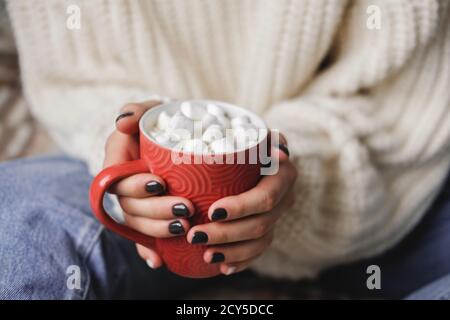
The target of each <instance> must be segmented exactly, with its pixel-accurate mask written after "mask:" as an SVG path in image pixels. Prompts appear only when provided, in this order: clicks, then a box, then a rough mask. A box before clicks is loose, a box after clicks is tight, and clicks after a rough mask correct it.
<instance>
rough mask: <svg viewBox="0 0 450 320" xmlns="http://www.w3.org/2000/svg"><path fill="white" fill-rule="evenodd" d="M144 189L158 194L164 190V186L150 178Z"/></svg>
mask: <svg viewBox="0 0 450 320" xmlns="http://www.w3.org/2000/svg"><path fill="white" fill-rule="evenodd" d="M145 191H147V192H148V193H151V194H160V193H162V192H163V191H164V187H163V185H162V184H161V183H159V182H158V181H155V180H152V181H150V182H147V184H146V185H145Z"/></svg>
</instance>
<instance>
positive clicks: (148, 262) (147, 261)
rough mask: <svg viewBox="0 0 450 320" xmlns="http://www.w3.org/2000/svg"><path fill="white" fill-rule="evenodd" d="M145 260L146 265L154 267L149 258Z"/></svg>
mask: <svg viewBox="0 0 450 320" xmlns="http://www.w3.org/2000/svg"><path fill="white" fill-rule="evenodd" d="M145 262H146V263H147V265H148V266H149V267H150V268H152V269H155V265H154V264H153V261H152V260H150V259H147V260H145Z"/></svg>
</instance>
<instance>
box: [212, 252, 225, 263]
mask: <svg viewBox="0 0 450 320" xmlns="http://www.w3.org/2000/svg"><path fill="white" fill-rule="evenodd" d="M224 261H225V256H224V255H223V253H220V252H214V253H213V256H212V259H211V263H218V262H224Z"/></svg>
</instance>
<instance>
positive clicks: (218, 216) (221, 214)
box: [211, 208, 228, 221]
mask: <svg viewBox="0 0 450 320" xmlns="http://www.w3.org/2000/svg"><path fill="white" fill-rule="evenodd" d="M227 216H228V213H227V210H225V209H224V208H217V209H214V212H213V214H212V215H211V220H212V221H217V220H223V219H225V218H226V217H227Z"/></svg>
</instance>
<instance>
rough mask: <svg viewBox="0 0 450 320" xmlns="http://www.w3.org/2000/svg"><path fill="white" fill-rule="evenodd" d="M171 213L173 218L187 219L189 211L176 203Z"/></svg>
mask: <svg viewBox="0 0 450 320" xmlns="http://www.w3.org/2000/svg"><path fill="white" fill-rule="evenodd" d="M172 213H173V215H174V216H175V217H188V216H189V209H188V207H186V205H185V204H184V203H177V204H175V205H174V206H173V207H172Z"/></svg>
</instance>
